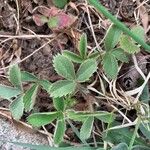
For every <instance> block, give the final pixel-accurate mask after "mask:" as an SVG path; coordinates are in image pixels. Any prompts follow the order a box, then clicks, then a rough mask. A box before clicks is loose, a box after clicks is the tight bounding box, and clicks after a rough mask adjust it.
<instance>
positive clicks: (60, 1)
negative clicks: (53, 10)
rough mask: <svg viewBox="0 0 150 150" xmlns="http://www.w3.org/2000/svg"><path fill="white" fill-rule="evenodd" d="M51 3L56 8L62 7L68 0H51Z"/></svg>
mask: <svg viewBox="0 0 150 150" xmlns="http://www.w3.org/2000/svg"><path fill="white" fill-rule="evenodd" d="M52 2H53V4H54V5H55V6H56V7H58V8H64V6H65V5H66V4H67V3H68V0H52Z"/></svg>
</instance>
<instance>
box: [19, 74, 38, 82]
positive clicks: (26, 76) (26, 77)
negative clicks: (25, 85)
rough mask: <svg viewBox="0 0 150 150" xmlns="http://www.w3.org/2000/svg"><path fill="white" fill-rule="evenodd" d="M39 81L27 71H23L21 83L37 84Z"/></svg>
mask: <svg viewBox="0 0 150 150" xmlns="http://www.w3.org/2000/svg"><path fill="white" fill-rule="evenodd" d="M37 80H38V78H37V77H36V76H35V75H33V74H31V73H29V72H27V71H21V81H22V82H36V81H37Z"/></svg>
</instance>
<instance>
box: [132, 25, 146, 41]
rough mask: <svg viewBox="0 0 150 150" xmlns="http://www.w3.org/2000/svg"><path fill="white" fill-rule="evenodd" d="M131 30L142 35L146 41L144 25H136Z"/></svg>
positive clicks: (139, 35)
mask: <svg viewBox="0 0 150 150" xmlns="http://www.w3.org/2000/svg"><path fill="white" fill-rule="evenodd" d="M131 32H132V33H134V34H135V35H137V36H138V37H140V38H141V39H142V40H143V41H145V31H144V29H143V27H142V26H139V25H138V26H135V27H134V28H132V29H131Z"/></svg>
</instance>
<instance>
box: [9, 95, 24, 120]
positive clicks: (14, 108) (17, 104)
mask: <svg viewBox="0 0 150 150" xmlns="http://www.w3.org/2000/svg"><path fill="white" fill-rule="evenodd" d="M9 109H10V111H11V113H12V116H13V118H14V119H15V120H19V119H20V118H21V117H22V115H23V110H24V104H23V97H22V96H19V97H17V98H16V99H15V100H14V101H12V103H11V104H10V106H9Z"/></svg>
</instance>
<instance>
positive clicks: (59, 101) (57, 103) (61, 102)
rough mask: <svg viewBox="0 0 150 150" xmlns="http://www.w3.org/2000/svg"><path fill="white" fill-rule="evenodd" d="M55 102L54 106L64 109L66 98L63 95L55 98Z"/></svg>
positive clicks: (60, 109) (59, 109)
mask: <svg viewBox="0 0 150 150" xmlns="http://www.w3.org/2000/svg"><path fill="white" fill-rule="evenodd" d="M53 104H54V107H55V108H56V109H57V110H58V111H64V109H65V103H64V99H63V98H62V97H60V98H59V97H57V98H53Z"/></svg>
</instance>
